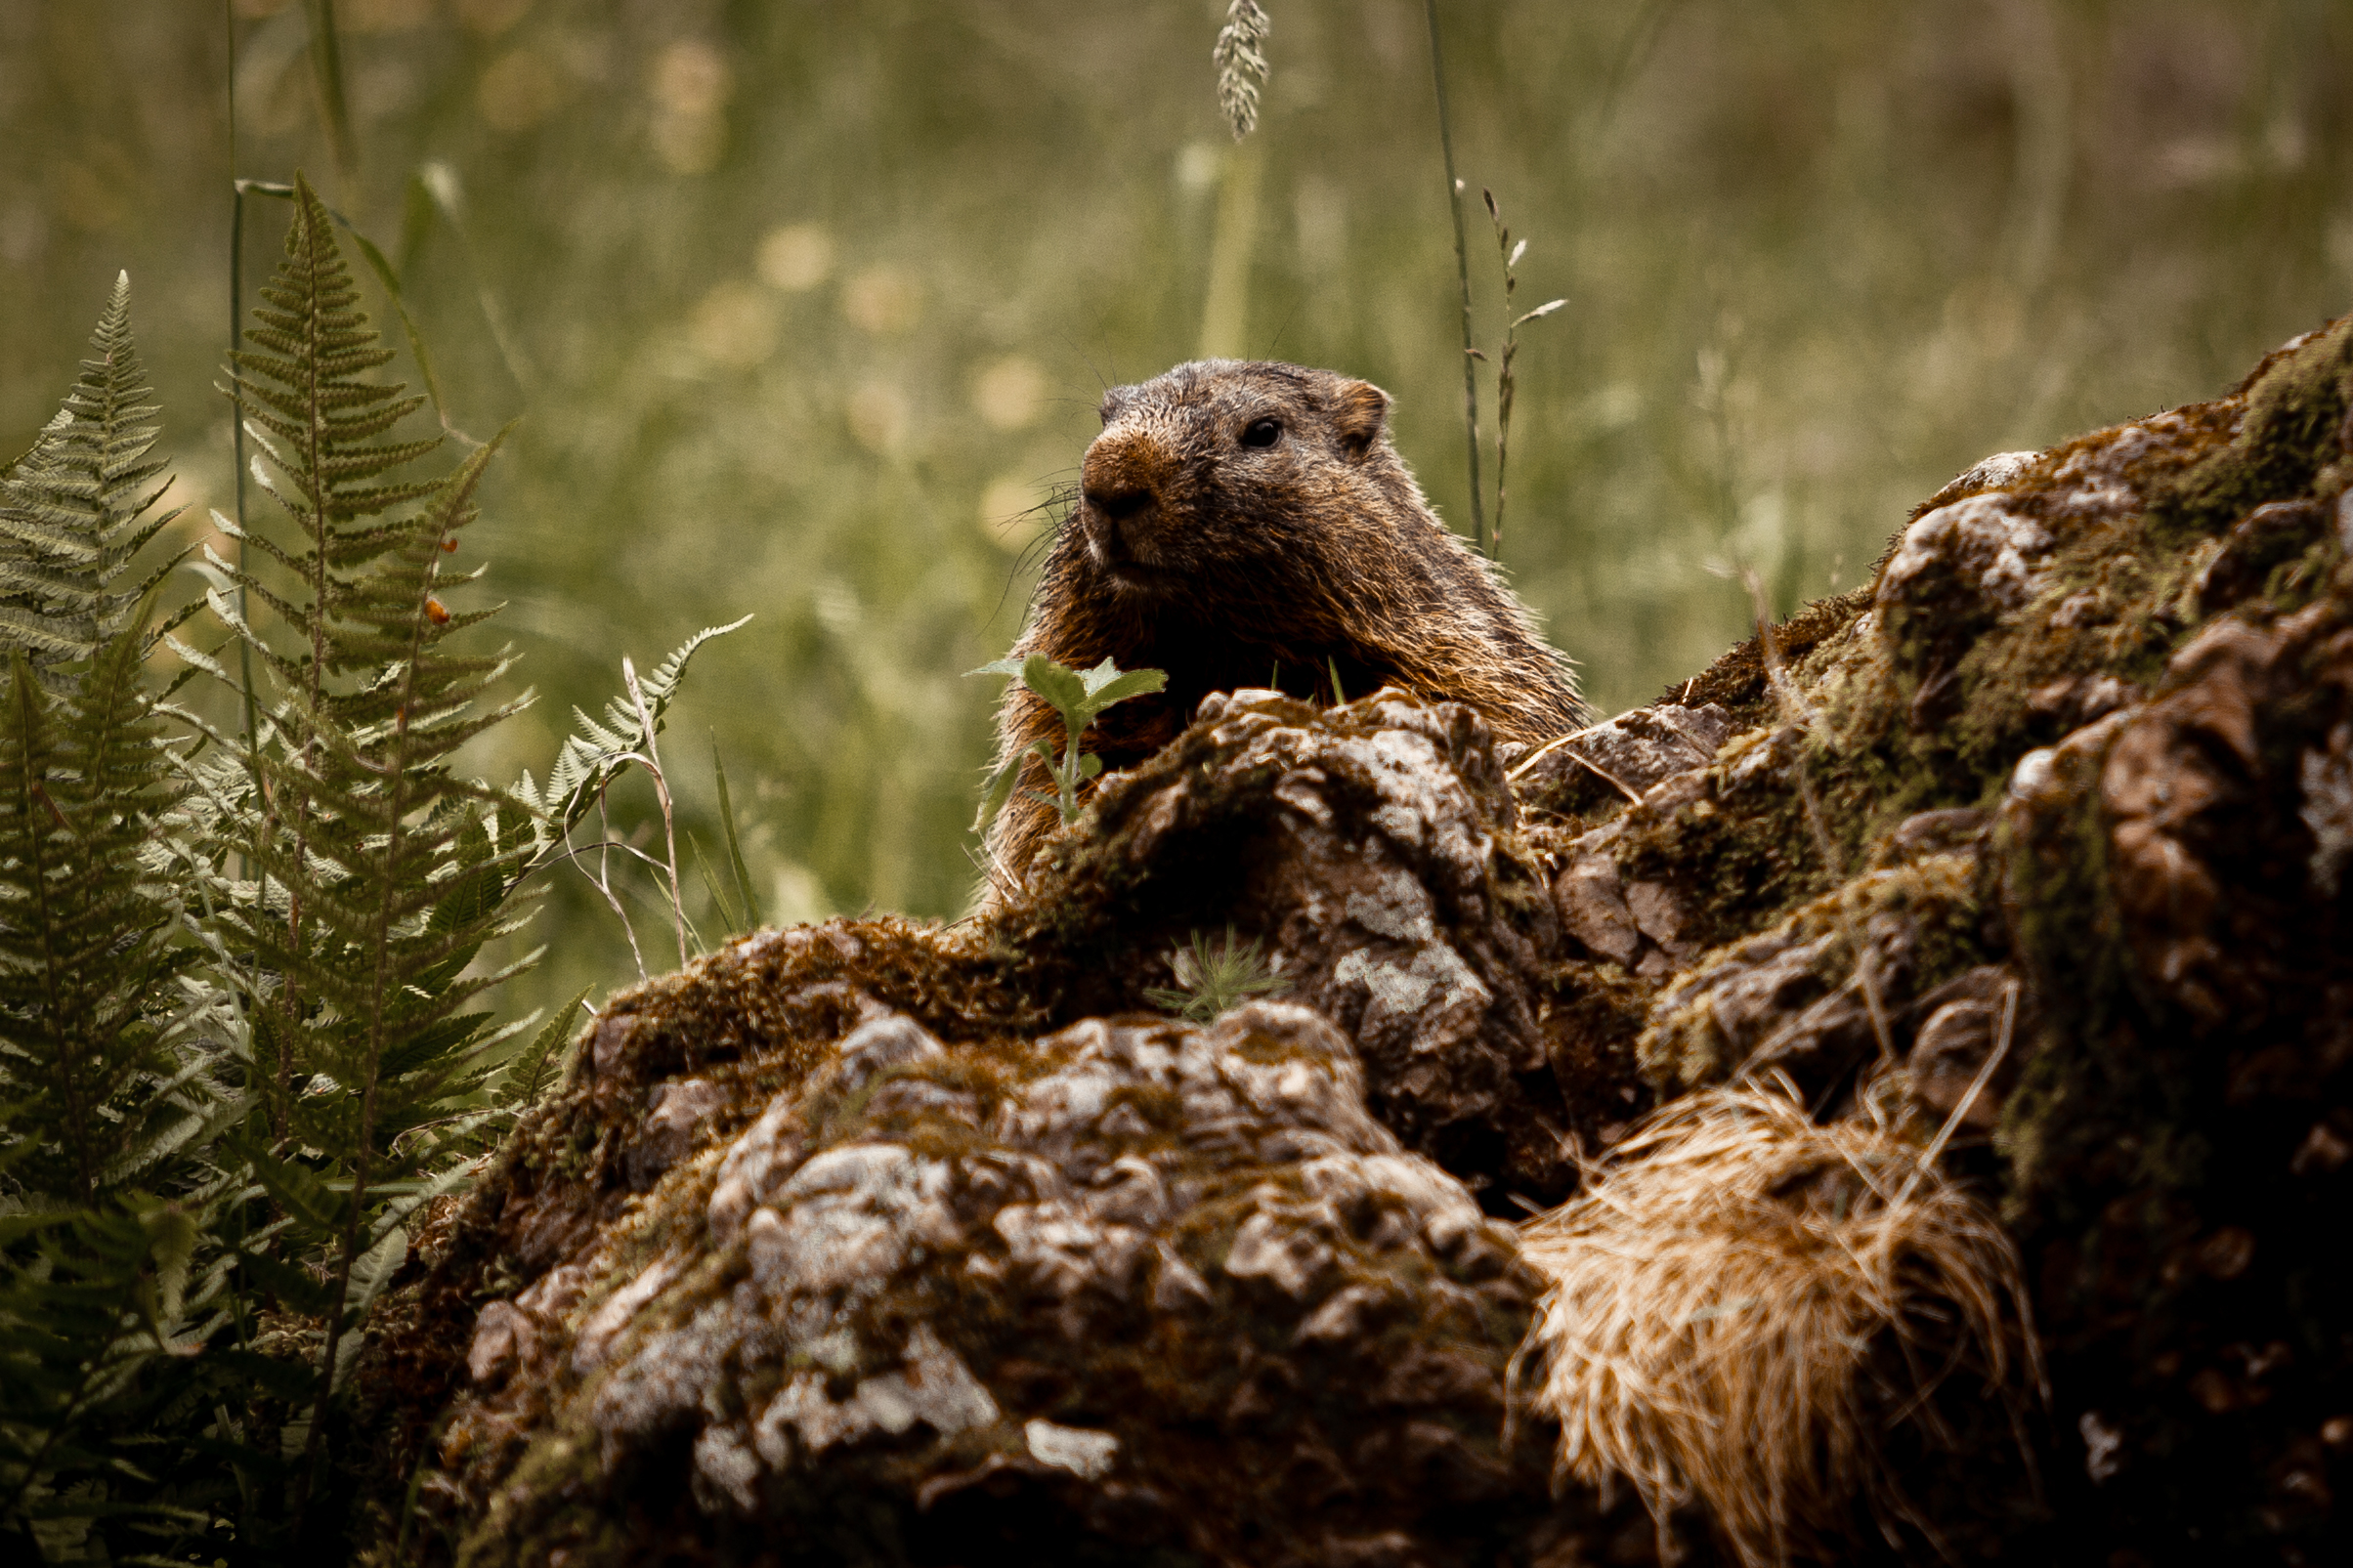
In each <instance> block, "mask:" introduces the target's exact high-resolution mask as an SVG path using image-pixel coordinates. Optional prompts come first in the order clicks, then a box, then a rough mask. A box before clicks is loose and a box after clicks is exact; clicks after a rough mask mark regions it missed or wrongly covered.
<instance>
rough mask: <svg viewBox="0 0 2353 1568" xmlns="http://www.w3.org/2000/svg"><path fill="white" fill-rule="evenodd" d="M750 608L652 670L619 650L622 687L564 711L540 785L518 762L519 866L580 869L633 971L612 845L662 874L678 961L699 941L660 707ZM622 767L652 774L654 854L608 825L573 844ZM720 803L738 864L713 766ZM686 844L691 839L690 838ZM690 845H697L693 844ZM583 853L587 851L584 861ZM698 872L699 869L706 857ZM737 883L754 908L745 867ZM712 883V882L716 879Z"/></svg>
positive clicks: (631, 932) (723, 779) (633, 940)
mask: <svg viewBox="0 0 2353 1568" xmlns="http://www.w3.org/2000/svg"><path fill="white" fill-rule="evenodd" d="M750 620H751V617H750V616H749V615H746V616H744V617H743V618H742V619H740V620H733V621H730V622H728V623H727V624H726V625H724V626H706V627H704V628H703V629H702V630H701V631H699V632H697V633H695V634H694V635H693V636H692V637H689V638H688V639H687V640H686V641H685V642H683V643H680V644H679V645H678V646H677V647H676V648H673V649H671V650H670V653H669V657H666V658H664V659H663V661H662V662H661V663H660V664H657V665H655V666H654V669H653V671H652V673H650V674H646V675H640V674H638V673H637V666H636V665H634V664H632V663H631V662H630V661H629V660H628V659H627V658H623V659H622V660H621V661H620V673H621V695H620V696H619V697H617V698H615V699H612V700H611V701H608V702H607V703H606V704H605V712H604V716H603V718H602V719H601V720H600V719H595V718H591V717H589V716H588V714H587V713H586V712H585V711H583V710H582V709H579V708H577V707H576V708H574V709H573V710H572V715H573V718H574V720H575V721H576V722H577V724H578V730H577V731H576V732H575V733H574V734H572V735H569V736H566V737H565V738H564V744H563V745H562V747H561V748H560V749H558V751H557V752H556V760H555V765H554V766H553V767H552V768H550V769H549V770H548V772H547V783H546V784H545V785H544V786H542V785H540V784H536V783H535V782H534V781H533V779H532V776H531V773H530V772H529V770H526V771H525V773H524V775H523V778H522V780H521V782H520V783H518V784H516V786H515V798H516V799H518V800H519V801H521V802H522V803H523V805H524V806H525V807H526V808H528V809H529V810H530V812H531V826H530V830H531V833H532V835H533V836H532V846H531V862H530V865H529V867H528V870H532V871H536V870H540V869H545V868H550V867H554V866H557V865H561V864H569V865H571V866H573V867H574V868H576V869H578V870H579V871H580V873H581V874H582V875H584V876H586V877H587V878H588V881H589V884H590V885H591V886H593V887H594V888H595V889H596V890H597V892H598V893H599V894H600V895H602V896H603V898H604V901H605V905H606V907H607V908H608V909H610V910H612V911H613V913H614V915H615V917H616V918H618V919H619V920H620V926H621V930H622V932H623V933H624V934H626V935H627V937H628V939H629V952H630V954H631V955H632V956H633V957H634V958H635V959H636V961H637V973H638V977H639V978H640V979H643V978H644V977H645V973H646V960H645V954H644V953H643V952H642V951H641V950H640V949H639V948H638V945H637V930H636V927H635V926H634V925H632V924H631V923H630V920H629V914H628V911H626V910H625V909H623V908H622V906H621V901H620V894H619V893H618V891H617V890H616V885H615V882H614V879H613V868H612V857H613V855H614V854H615V853H616V852H619V853H620V855H621V856H622V857H623V860H624V862H625V861H627V860H637V861H641V862H643V863H644V864H645V865H646V866H647V867H648V868H650V869H652V870H653V872H654V874H655V875H656V876H657V877H658V878H660V879H662V880H663V882H664V883H665V884H666V887H665V890H666V891H667V893H668V894H669V904H670V913H671V918H672V919H673V920H674V921H675V922H676V925H677V931H678V961H679V962H680V963H684V962H685V961H686V958H687V950H688V947H689V945H690V943H692V944H694V945H698V946H699V945H700V944H699V940H698V939H697V938H696V936H695V933H694V931H693V929H692V927H691V926H689V925H688V923H687V918H686V909H685V905H684V903H683V901H682V900H681V899H680V897H679V882H678V848H677V841H676V836H677V825H676V821H675V816H674V813H673V812H672V809H671V806H670V787H669V780H668V777H667V775H666V774H664V773H663V766H662V749H661V740H660V738H661V735H662V729H663V720H664V718H665V717H666V716H667V714H668V712H669V707H670V702H671V700H672V699H675V698H676V697H677V695H678V688H679V685H680V684H681V683H682V682H683V681H684V680H685V679H686V667H687V665H688V664H689V663H691V662H692V661H693V659H694V657H695V655H696V653H697V652H698V651H700V650H701V649H702V647H703V645H704V644H705V643H707V642H709V641H711V640H712V639H713V638H716V637H724V636H726V635H727V634H728V633H729V632H732V631H736V630H739V629H741V628H742V627H744V626H746V625H748V624H749V623H750ZM711 765H712V766H713V767H714V768H717V767H718V751H717V748H716V746H715V745H714V746H713V749H712V751H711ZM631 768H642V769H644V770H645V771H646V773H647V774H649V775H650V776H651V777H652V778H653V780H654V787H655V791H656V794H657V797H658V799H659V801H660V804H661V807H662V821H663V835H664V838H665V840H667V843H668V851H669V852H668V855H667V858H666V859H664V860H659V861H658V860H655V859H654V858H653V857H652V856H650V855H648V854H646V853H645V852H644V851H643V850H640V849H638V848H636V847H635V846H634V845H630V844H624V843H621V842H620V841H619V840H617V839H616V838H615V837H614V835H613V834H612V832H611V831H610V830H607V831H605V832H603V833H600V834H599V835H598V837H597V838H596V840H595V841H594V842H593V843H590V844H588V845H586V846H581V845H578V844H575V843H574V842H573V840H572V835H573V832H574V831H575V829H577V828H578V826H580V824H581V822H582V821H584V820H585V819H586V817H587V816H588V814H589V813H590V812H591V811H594V812H596V813H598V814H599V816H600V818H601V817H602V816H603V814H604V812H605V806H606V801H607V798H608V796H609V795H610V792H611V790H612V788H613V785H614V784H617V783H618V782H620V778H621V776H622V775H623V774H625V773H627V772H628V771H629V770H630V769H631ZM719 791H720V804H721V809H722V811H723V812H725V813H726V819H727V840H728V847H729V851H730V853H731V854H733V855H735V857H736V863H737V869H738V871H739V872H740V873H741V872H742V866H741V862H742V855H741V852H740V850H739V849H738V847H737V841H736V836H735V820H734V813H733V808H732V807H730V806H729V805H728V803H727V798H726V791H727V775H726V772H725V770H724V769H720V771H719ZM689 842H690V844H691V843H692V840H691V839H690V840H689ZM695 848H696V853H697V854H698V855H699V854H701V853H702V851H701V848H700V846H695ZM591 857H594V861H593V865H592V864H591V859H590V858H591ZM705 874H706V876H707V875H708V869H707V867H706V872H705ZM742 874H743V875H744V881H743V882H742V883H741V884H740V885H741V886H742V888H744V889H745V890H746V893H745V897H746V903H747V907H748V908H749V909H751V910H752V911H754V913H755V915H756V908H757V907H756V905H754V904H752V903H751V902H750V899H749V891H748V890H749V873H742ZM715 885H716V884H715V883H714V887H715ZM719 904H720V909H721V917H722V918H724V919H727V920H729V921H730V923H731V924H732V923H733V921H734V918H735V916H734V915H733V914H731V913H728V912H727V911H728V905H727V901H726V900H725V899H724V898H721V899H720V901H719Z"/></svg>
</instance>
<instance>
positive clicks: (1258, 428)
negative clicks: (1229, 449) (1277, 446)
mask: <svg viewBox="0 0 2353 1568" xmlns="http://www.w3.org/2000/svg"><path fill="white" fill-rule="evenodd" d="M1282 433H1283V427H1282V426H1281V425H1279V424H1277V423H1275V421H1273V420H1271V419H1254V420H1252V421H1251V422H1250V423H1249V424H1248V425H1247V426H1246V427H1244V429H1243V431H1242V445H1245V446H1271V445H1274V443H1275V438H1276V437H1278V436H1280V435H1282Z"/></svg>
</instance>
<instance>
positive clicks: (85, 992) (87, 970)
mask: <svg viewBox="0 0 2353 1568" xmlns="http://www.w3.org/2000/svg"><path fill="white" fill-rule="evenodd" d="M92 347H93V350H94V353H95V358H94V359H92V360H88V361H86V362H85V363H84V364H83V366H82V373H81V376H80V378H79V379H78V380H77V381H76V383H75V385H74V387H73V389H72V391H71V392H70V393H68V394H67V396H66V399H65V403H64V408H63V409H62V410H61V411H60V413H59V415H58V417H57V418H56V419H55V420H53V421H52V422H51V423H50V425H49V426H48V427H47V428H46V429H45V430H44V431H43V432H42V434H41V438H40V440H39V442H38V443H37V444H36V445H35V446H34V448H33V449H32V451H30V452H29V453H27V454H26V455H25V456H24V457H23V458H21V459H20V460H19V461H18V462H16V463H14V464H12V465H10V468H9V470H8V473H7V475H6V477H5V479H0V595H4V596H5V600H4V605H0V650H4V651H5V654H6V657H7V661H8V665H9V673H8V676H7V678H6V681H5V684H4V685H0V1102H4V1103H5V1104H6V1107H7V1110H6V1116H5V1121H4V1123H0V1126H4V1130H0V1539H10V1538H14V1539H19V1540H28V1541H30V1542H31V1543H32V1544H33V1545H34V1547H35V1549H36V1550H37V1551H38V1552H39V1553H40V1554H41V1556H42V1558H43V1560H46V1561H52V1562H63V1561H75V1560H91V1561H104V1560H107V1559H108V1558H109V1556H111V1555H113V1554H114V1553H116V1552H117V1551H118V1550H119V1549H120V1547H121V1545H122V1543H123V1542H124V1541H125V1540H136V1541H141V1542H144V1543H145V1544H146V1545H149V1546H150V1547H155V1546H161V1545H162V1544H164V1543H166V1542H168V1541H171V1540H176V1539H178V1538H180V1537H182V1536H185V1535H187V1534H189V1533H190V1532H191V1530H192V1529H193V1528H200V1527H201V1525H202V1523H203V1522H204V1518H203V1515H202V1514H201V1513H200V1512H192V1510H191V1509H190V1508H189V1507H187V1506H186V1505H185V1504H183V1503H180V1502H175V1501H174V1494H173V1491H172V1488H171V1487H170V1485H169V1484H168V1483H167V1482H165V1481H163V1480H160V1479H158V1478H157V1477H156V1476H155V1475H153V1474H152V1473H150V1471H151V1468H152V1467H153V1466H154V1459H153V1455H152V1452H151V1449H152V1444H151V1441H150V1442H149V1443H143V1442H142V1441H141V1439H142V1437H143V1436H145V1435H146V1434H148V1433H150V1432H151V1431H152V1429H153V1420H152V1418H153V1417H154V1416H155V1415H156V1413H157V1412H158V1411H159V1410H160V1409H161V1408H162V1407H163V1406H164V1405H167V1404H169V1403H171V1402H174V1401H179V1400H183V1399H185V1398H186V1397H188V1395H189V1394H190V1391H191V1388H192V1385H193V1382H194V1381H195V1380H196V1379H194V1378H193V1377H192V1376H191V1371H192V1369H191V1361H192V1358H193V1355H194V1353H195V1352H196V1351H197V1350H198V1349H199V1348H200V1347H201V1346H202V1345H203V1344H204V1343H205V1341H206V1340H207V1339H208V1338H209V1337H210V1336H211V1335H213V1334H214V1333H215V1332H216V1331H217V1330H218V1328H219V1327H220V1324H221V1321H222V1320H221V1317H220V1315H219V1313H218V1312H217V1311H214V1310H213V1306H214V1304H215V1303H216V1301H217V1298H218V1296H219V1295H220V1293H221V1292H222V1289H223V1280H224V1272H225V1269H226V1265H227V1259H226V1256H225V1254H224V1252H223V1250H222V1249H221V1248H220V1246H219V1245H218V1243H217V1241H216V1240H215V1239H214V1238H212V1237H211V1236H210V1235H209V1234H208V1232H209V1227H210V1225H211V1223H212V1220H213V1219H214V1217H215V1216H216V1214H217V1213H218V1212H219V1209H220V1207H221V1200H222V1197H223V1192H224V1183H223V1181H222V1179H221V1178H220V1176H219V1175H218V1174H217V1173H216V1172H214V1171H211V1170H209V1169H207V1168H206V1167H205V1166H204V1165H203V1163H202V1161H201V1159H200V1155H201V1153H202V1151H204V1150H205V1149H206V1147H207V1146H208V1145H209V1144H210V1142H211V1141H212V1139H213V1138H214V1137H216V1136H217V1135H218V1133H219V1131H220V1129H221V1128H222V1127H223V1126H224V1125H225V1124H226V1123H228V1122H230V1121H233V1120H235V1118H236V1117H237V1116H238V1115H240V1114H241V1111H242V1107H241V1106H240V1105H239V1104H238V1103H237V1102H236V1100H235V1096H234V1095H231V1094H228V1093H226V1092H225V1091H224V1090H223V1088H222V1086H221V1084H220V1083H219V1082H218V1081H217V1075H216V1073H215V1071H214V1069H215V1063H214V1061H213V1059H212V1056H211V1055H210V1053H209V1052H208V1051H207V1050H206V1048H205V1043H206V1038H207V1037H209V1036H211V1035H213V1034H214V1033H215V1032H216V1029H217V1026H218V1025H219V1024H220V1022H221V1021H222V1020H221V1014H220V1007H219V1002H220V997H219V995H218V993H217V992H216V991H214V990H213V989H212V988H210V987H208V986H206V985H205V984H203V982H202V980H201V977H200V976H197V975H194V974H192V973H191V972H190V963H191V960H192V959H193V958H195V957H196V956H197V954H196V953H195V952H194V951H193V950H192V949H191V948H189V947H188V946H186V945H185V943H184V942H183V940H182V937H183V935H184V932H185V928H186V925H187V920H188V911H187V909H186V907H185V903H184V900H183V897H182V893H183V882H182V880H181V879H180V878H179V877H177V876H175V874H174V863H173V860H172V857H171V856H170V855H169V854H168V853H166V852H164V851H163V850H162V849H161V847H160V845H161V842H162V840H164V839H166V838H168V836H169V835H168V832H167V831H166V830H165V829H164V827H163V824H164V823H165V822H166V821H167V820H168V819H169V818H170V817H171V815H172V814H173V812H174V810H175V809H176V806H177V795H178V787H177V786H176V784H174V783H173V774H172V769H171V759H170V757H169V756H168V754H167V753H166V751H165V749H164V742H165V735H164V726H163V720H162V718H161V715H160V713H159V710H158V709H157V707H156V704H155V701H154V699H153V695H152V694H151V692H150V690H149V688H148V684H147V682H146V680H145V678H144V673H143V667H142V666H143V658H144V656H145V654H146V653H147V651H148V650H149V648H150V647H151V646H152V637H153V635H154V628H153V627H152V626H151V621H152V619H153V612H154V606H155V601H156V597H157V584H158V582H159V581H160V579H161V577H162V575H163V573H164V572H167V571H168V570H169V565H170V564H169V563H166V564H165V565H164V566H163V567H161V568H158V569H155V570H154V571H152V572H148V573H146V574H145V575H144V576H139V577H134V576H133V574H132V570H131V569H132V563H133V557H134V556H136V555H137V554H138V552H139V550H140V548H141V547H142V546H143V545H145V544H147V543H148V542H149V541H150V539H151V538H153V536H154V534H155V532H156V530H158V529H159V528H161V527H162V526H163V525H164V524H165V523H167V522H168V521H170V514H165V515H164V516H161V517H153V518H150V517H147V516H146V514H147V513H149V512H150V510H151V509H152V506H153V502H154V498H155V496H154V491H153V490H152V489H150V485H152V483H153V482H154V480H155V477H156V475H157V474H158V473H159V472H160V467H161V465H160V464H157V463H153V462H150V461H149V460H148V458H147V453H148V451H149V450H150V446H151V445H152V443H153V440H154V437H155V433H156V432H155V429H154V427H153V426H152V425H151V424H149V423H148V422H147V421H148V420H149V419H150V418H151V417H152V415H153V414H154V412H155V410H154V408H153V407H152V406H151V405H150V403H148V401H147V400H148V398H149V396H150V394H149V391H148V388H147V385H146V379H145V376H144V373H143V372H142V370H141V368H140V365H139V361H138V357H137V355H136V353H135V351H134V349H133V345H132V336H131V327H130V315H129V292H128V286H127V282H125V281H124V280H120V279H118V280H117V282H116V284H115V288H114V292H113V296H112V298H111V299H110V300H109V301H108V303H107V309H106V313H105V315H104V316H103V317H102V318H101V320H100V322H99V327H98V331H97V333H96V335H95V337H94V338H93V340H92ZM126 578H130V579H131V581H130V582H129V584H128V585H126V581H125V579H126ZM109 1543H112V1544H113V1545H111V1546H110V1545H109Z"/></svg>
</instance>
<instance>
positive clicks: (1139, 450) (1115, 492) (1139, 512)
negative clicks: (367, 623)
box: [1079, 431, 1176, 565]
mask: <svg viewBox="0 0 2353 1568" xmlns="http://www.w3.org/2000/svg"><path fill="white" fill-rule="evenodd" d="M1175 475H1176V462H1175V460H1174V459H1173V458H1172V457H1171V455H1170V453H1169V451H1168V448H1167V447H1166V446H1164V445H1162V444H1161V443H1159V442H1158V441H1155V440H1153V439H1152V437H1151V436H1149V435H1147V434H1145V433H1143V432H1140V431H1107V432H1105V433H1104V434H1103V435H1101V436H1098V437H1096V438H1095V441H1094V445H1091V446H1090V447H1088V448H1087V460H1086V461H1085V463H1083V464H1082V465H1081V466H1080V469H1079V492H1080V494H1081V495H1082V496H1083V497H1084V498H1085V501H1086V509H1087V511H1088V512H1089V513H1090V514H1091V522H1092V523H1093V525H1094V534H1093V537H1094V538H1095V540H1096V541H1097V542H1098V543H1099V545H1100V547H1101V548H1102V550H1103V551H1104V553H1105V554H1106V555H1107V556H1108V557H1109V558H1110V559H1111V560H1113V561H1123V560H1136V559H1141V560H1142V561H1143V562H1144V564H1146V565H1150V564H1151V556H1152V555H1153V553H1154V552H1153V549H1152V541H1151V533H1152V523H1153V520H1154V516H1155V514H1156V513H1157V512H1158V511H1159V508H1160V505H1161V503H1162V502H1163V501H1164V500H1165V499H1166V496H1167V492H1168V488H1169V483H1170V481H1171V480H1172V479H1173V478H1174V477H1175Z"/></svg>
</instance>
